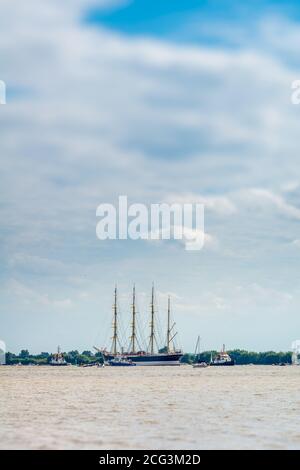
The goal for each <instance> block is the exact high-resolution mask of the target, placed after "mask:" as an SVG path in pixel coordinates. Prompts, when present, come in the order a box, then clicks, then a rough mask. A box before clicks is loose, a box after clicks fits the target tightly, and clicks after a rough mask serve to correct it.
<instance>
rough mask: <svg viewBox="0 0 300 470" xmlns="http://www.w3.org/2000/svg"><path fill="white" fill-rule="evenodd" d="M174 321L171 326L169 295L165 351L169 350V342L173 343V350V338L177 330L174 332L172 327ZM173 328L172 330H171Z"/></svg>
mask: <svg viewBox="0 0 300 470" xmlns="http://www.w3.org/2000/svg"><path fill="white" fill-rule="evenodd" d="M175 325H176V323H173V325H172V326H171V299H170V296H169V297H168V329H167V351H168V353H169V352H171V348H170V344H171V343H173V350H174V349H175V348H174V342H173V339H174V338H175V336H176V335H177V331H176V332H175V333H174V330H173V328H174V327H175ZM172 330H173V331H172Z"/></svg>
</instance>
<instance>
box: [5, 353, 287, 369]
mask: <svg viewBox="0 0 300 470" xmlns="http://www.w3.org/2000/svg"><path fill="white" fill-rule="evenodd" d="M216 353H217V351H203V352H202V353H201V354H200V355H198V356H197V357H198V359H200V360H201V361H205V362H210V358H211V355H213V356H214V355H215V354H216ZM228 353H229V354H230V356H231V357H232V359H234V361H235V363H236V364H237V365H247V364H253V365H273V364H275V365H281V364H291V363H292V353H291V352H290V351H288V352H275V351H264V352H255V351H246V350H243V349H233V350H230V351H228ZM63 356H64V358H65V360H66V361H67V362H68V363H70V364H73V365H84V364H91V365H92V364H93V363H102V362H103V359H102V354H101V353H99V352H97V353H95V354H93V353H92V352H91V351H82V352H81V353H80V352H79V351H77V350H74V351H69V352H64V353H63ZM51 358H52V354H51V353H48V352H41V353H40V354H30V353H29V351H28V350H27V349H23V350H22V351H21V352H20V353H19V354H14V353H11V352H7V353H6V365H18V364H19V365H41V366H43V365H48V364H49V363H50V361H51ZM194 360H195V354H193V353H186V354H184V355H183V357H182V360H181V362H182V363H183V364H191V363H192V362H193V361H194Z"/></svg>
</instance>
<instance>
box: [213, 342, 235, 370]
mask: <svg viewBox="0 0 300 470" xmlns="http://www.w3.org/2000/svg"><path fill="white" fill-rule="evenodd" d="M234 364H235V362H234V359H231V357H230V356H229V354H228V353H227V352H226V351H225V344H223V349H222V351H220V352H219V353H218V354H217V355H216V356H215V357H214V359H212V358H211V361H210V365H211V366H234Z"/></svg>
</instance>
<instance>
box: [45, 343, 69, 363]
mask: <svg viewBox="0 0 300 470" xmlns="http://www.w3.org/2000/svg"><path fill="white" fill-rule="evenodd" d="M49 365H50V366H69V365H70V364H69V363H68V362H67V361H66V360H65V358H64V356H63V354H62V353H61V351H60V347H59V346H58V348H57V353H55V354H53V357H52V359H51V361H50V362H49Z"/></svg>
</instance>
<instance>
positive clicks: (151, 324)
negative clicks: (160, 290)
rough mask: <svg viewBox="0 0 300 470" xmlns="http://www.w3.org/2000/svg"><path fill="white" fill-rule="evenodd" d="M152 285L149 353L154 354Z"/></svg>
mask: <svg viewBox="0 0 300 470" xmlns="http://www.w3.org/2000/svg"><path fill="white" fill-rule="evenodd" d="M154 335H155V333H154V284H152V294H151V321H150V353H151V354H153V353H154Z"/></svg>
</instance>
